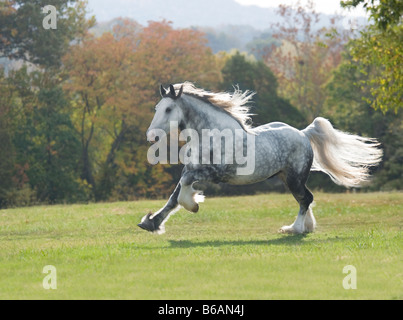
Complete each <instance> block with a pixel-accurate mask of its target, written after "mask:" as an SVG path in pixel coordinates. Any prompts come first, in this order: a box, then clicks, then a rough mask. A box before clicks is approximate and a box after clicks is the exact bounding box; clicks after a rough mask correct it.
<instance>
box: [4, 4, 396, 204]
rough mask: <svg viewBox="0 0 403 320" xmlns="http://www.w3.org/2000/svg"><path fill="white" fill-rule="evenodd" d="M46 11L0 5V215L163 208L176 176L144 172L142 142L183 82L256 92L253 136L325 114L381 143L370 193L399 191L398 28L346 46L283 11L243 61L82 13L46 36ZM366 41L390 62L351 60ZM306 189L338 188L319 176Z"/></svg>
mask: <svg viewBox="0 0 403 320" xmlns="http://www.w3.org/2000/svg"><path fill="white" fill-rule="evenodd" d="M45 2H46V3H45ZM48 2H49V1H42V0H37V1H5V2H1V3H0V57H5V58H7V59H9V60H18V61H20V66H19V67H18V68H13V69H11V70H5V69H4V68H2V69H0V141H1V144H0V208H3V207H8V206H22V205H32V204H36V203H75V202H88V201H111V200H134V199H140V198H161V197H166V196H168V195H169V194H170V192H171V191H172V188H173V187H174V181H176V180H177V176H178V175H179V174H180V170H181V168H180V166H169V165H166V166H162V165H156V166H151V165H150V164H149V163H148V162H147V156H146V154H147V150H148V147H149V145H148V143H147V142H146V138H145V131H146V129H147V127H148V125H149V123H150V121H151V119H152V117H153V113H154V106H155V104H156V103H157V102H158V101H159V99H160V97H159V91H158V88H159V85H160V84H170V83H178V82H184V81H192V82H194V83H195V84H196V85H197V86H199V87H202V88H205V89H208V90H211V91H222V90H228V91H231V90H233V85H238V86H239V88H240V89H242V90H246V89H248V90H253V91H256V92H257V94H256V96H255V100H254V104H253V109H252V113H254V114H255V115H254V116H253V121H254V123H255V124H256V125H259V124H263V123H267V122H272V121H282V122H286V123H288V124H290V125H293V126H295V127H297V128H300V129H302V128H304V127H306V126H307V125H308V124H309V123H310V122H311V121H312V120H313V118H314V117H316V116H319V115H320V116H324V117H327V118H329V119H330V120H331V121H332V122H333V123H334V124H335V126H336V127H337V128H339V129H341V130H345V131H351V132H354V133H358V134H361V135H365V136H371V137H377V138H378V139H379V140H380V142H381V143H382V147H383V148H384V150H385V158H384V161H383V163H382V165H381V167H380V168H377V169H376V172H374V173H375V179H374V181H373V183H372V185H371V187H369V188H371V189H372V190H390V189H401V188H402V185H403V183H402V182H403V166H402V163H403V141H402V139H401V136H402V133H403V121H402V115H401V114H402V113H401V112H399V111H400V110H399V109H400V107H401V92H402V91H401V90H400V91H399V86H400V87H401V86H402V83H401V81H400V80H401V79H400V78H399V77H400V76H401V75H400V74H397V75H395V74H391V73H392V72H393V71H396V72H397V73H399V72H401V70H392V69H393V65H394V64H396V63H401V62H402V60H401V59H402V55H401V47H400V46H399V45H398V43H396V42H395V40H396V39H395V37H396V34H399V32H400V35H401V30H402V27H401V21H400V20H399V19H397V20H396V18H395V19H394V20H393V19H389V20H386V25H385V24H384V21H385V19H381V20H380V21H381V22H382V23H381V22H380V24H379V25H376V24H374V25H371V26H370V27H368V28H367V29H366V30H364V31H362V32H361V35H360V36H359V37H356V38H354V39H351V38H349V37H348V36H347V35H346V34H342V33H340V32H338V31H336V30H335V29H332V28H328V29H320V30H317V29H314V28H312V27H311V26H312V25H313V24H314V23H315V21H316V20H317V19H319V16H317V15H315V13H314V10H313V9H312V8H310V7H309V6H308V7H305V8H300V9H299V10H294V9H295V8H292V7H289V6H281V7H280V9H279V14H280V15H283V16H287V17H288V19H287V21H288V24H287V25H279V26H277V29H275V28H274V27H273V28H274V29H273V36H274V38H275V39H276V41H272V42H269V43H268V44H267V46H263V47H261V48H260V49H259V50H260V51H259V53H258V54H257V55H256V56H258V57H259V59H258V60H257V59H256V58H254V57H252V56H250V55H248V54H245V53H242V52H239V51H232V52H219V53H216V54H214V53H213V51H212V49H211V48H210V47H209V46H208V45H207V39H206V36H205V34H204V33H203V32H201V31H198V30H195V29H175V28H173V26H172V24H171V23H169V22H167V21H159V22H149V23H148V25H147V26H142V25H139V24H138V23H136V22H135V21H132V20H127V19H120V20H118V22H117V23H116V24H115V25H114V27H113V30H111V31H108V32H105V33H103V34H102V35H99V36H95V35H93V34H92V33H91V32H89V30H90V29H91V27H93V26H94V24H95V18H90V19H88V18H87V17H86V6H85V2H83V1H72V0H70V1H68V0H58V1H53V4H54V5H55V6H56V7H57V10H58V11H57V12H58V28H57V29H56V30H45V29H43V28H41V27H40V26H41V25H42V20H43V17H44V15H43V14H42V12H41V10H40V9H41V7H43V6H44V5H47V4H48ZM51 2H52V1H51ZM397 4H398V5H399V6H400V3H399V2H397ZM346 5H354V3H349V4H346ZM371 8H372V7H371ZM376 12H378V11H376ZM382 12H383V11H382ZM394 12H395V11H394ZM383 14H384V15H388V12H387V11H386V12H383ZM373 18H374V19H376V17H373ZM373 34H376V36H375V37H376V39H377V40H376V41H380V43H381V44H382V46H381V48H382V52H383V51H385V52H386V53H388V52H389V53H390V52H391V53H390V54H393V55H394V56H393V57H390V56H389V55H387V57H386V58H385V57H383V56H382V52H379V50H380V49H379V48H380V47H378V46H375V45H374V44H371V46H372V47H371V46H367V47H366V48H368V50H369V51H368V52H363V50H362V49H360V47H361V46H362V42H363V41H375V40H371V39H373V37H371V35H373ZM368 39H369V40H368ZM399 50H400V51H399ZM373 51H375V53H373ZM386 53H385V54H386ZM371 54H373V55H374V56H371ZM363 57H364V58H363ZM374 59H385V60H387V61H386V62H382V61H378V62H377V63H375V62H374ZM389 64H390V65H389ZM397 69H399V68H397ZM400 69H401V68H400ZM383 75H385V76H383ZM399 79H400V80H399ZM383 81H386V82H387V84H385V82H383ZM399 95H400V96H399ZM309 183H310V186H311V187H312V188H320V189H323V190H340V189H337V187H334V186H333V184H332V183H331V182H330V180H328V179H327V178H325V177H323V176H321V175H313V176H312V178H311V179H310V181H309ZM264 187H265V188H266V187H267V185H264ZM261 189H262V185H260V186H259V185H257V186H255V187H253V188H251V187H248V188H242V187H240V189H238V190H237V192H238V193H243V192H248V193H250V192H257V191H259V190H261ZM266 189H267V188H266ZM229 192H230V193H231V194H233V193H234V190H232V189H229V188H228V187H227V186H218V187H215V188H214V189H212V193H213V194H226V193H229Z"/></svg>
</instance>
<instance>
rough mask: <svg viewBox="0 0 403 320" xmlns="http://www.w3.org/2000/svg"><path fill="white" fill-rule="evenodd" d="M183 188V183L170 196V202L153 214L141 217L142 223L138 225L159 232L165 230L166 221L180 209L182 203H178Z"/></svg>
mask: <svg viewBox="0 0 403 320" xmlns="http://www.w3.org/2000/svg"><path fill="white" fill-rule="evenodd" d="M180 190H181V185H180V183H178V185H177V186H176V188H175V191H174V192H173V193H172V195H171V196H170V197H169V200H168V202H167V203H166V204H165V206H164V207H163V208H162V209H160V210H159V211H157V212H156V213H154V214H152V213H149V214H147V215H145V216H144V217H143V219H141V223H139V224H138V226H139V227H140V228H142V229H144V230H147V231H150V232H155V233H158V234H161V233H164V232H165V226H164V224H165V222H166V221H167V220H168V218H169V216H170V215H171V214H173V213H175V212H176V211H178V210H179V209H180V205H179V204H178V196H179V193H180Z"/></svg>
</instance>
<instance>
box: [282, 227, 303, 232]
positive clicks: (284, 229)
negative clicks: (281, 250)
mask: <svg viewBox="0 0 403 320" xmlns="http://www.w3.org/2000/svg"><path fill="white" fill-rule="evenodd" d="M278 232H279V233H286V234H301V233H302V232H298V230H295V229H294V227H293V226H283V227H281V228H280V229H279V230H278Z"/></svg>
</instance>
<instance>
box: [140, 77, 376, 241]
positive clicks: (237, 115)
mask: <svg viewBox="0 0 403 320" xmlns="http://www.w3.org/2000/svg"><path fill="white" fill-rule="evenodd" d="M160 90H161V96H162V99H161V101H160V102H159V103H158V104H157V106H156V108H155V110H156V112H155V116H154V119H153V120H152V122H151V125H150V127H149V129H148V130H147V140H148V141H150V142H155V141H156V140H157V136H158V137H159V138H161V137H160V135H161V134H160V133H161V130H162V132H164V133H165V132H166V134H168V133H171V135H172V134H175V132H170V130H171V126H170V123H177V124H178V126H177V127H178V128H179V130H181V131H185V130H192V131H193V132H195V133H197V134H198V135H199V137H202V136H203V134H204V133H205V132H206V130H207V129H209V130H211V131H210V132H212V131H213V130H215V132H218V133H220V132H221V133H222V132H224V131H225V132H227V133H228V132H229V133H232V134H233V135H234V137H235V136H236V137H238V139H237V142H235V143H234V139H232V140H231V139H230V140H229V141H230V142H228V143H227V140H226V141H225V142H226V143H225V144H226V148H224V146H223V145H221V146H220V145H219V144H218V147H217V145H215V146H214V144H213V146H210V149H209V153H211V157H207V158H209V159H206V152H205V151H206V150H205V149H204V152H202V150H201V144H200V146H199V147H198V148H200V150H196V148H197V147H195V145H193V148H190V149H191V150H190V151H189V150H188V151H187V152H188V153H189V152H191V153H193V154H196V158H197V159H196V160H199V161H192V162H190V163H187V164H186V165H185V167H184V169H183V172H182V176H181V179H180V181H179V183H178V185H177V186H176V188H175V190H174V192H173V193H172V195H171V196H170V198H169V200H168V202H167V203H166V205H165V206H164V207H163V208H162V209H160V210H159V211H157V212H156V213H154V214H152V213H149V214H147V215H146V216H144V217H143V219H142V221H141V223H140V224H139V227H141V228H143V229H145V230H147V231H150V232H156V233H163V232H164V231H165V227H164V224H165V222H166V221H167V220H168V218H169V216H170V215H171V214H173V213H174V212H176V211H177V210H179V209H180V208H181V207H183V208H185V209H186V210H188V211H191V212H197V211H198V209H199V205H198V203H199V202H201V201H202V200H203V197H202V196H201V194H200V192H199V191H197V190H195V189H194V188H193V185H194V183H195V182H206V181H209V182H213V183H219V182H224V183H228V184H233V185H244V184H252V183H256V182H259V181H263V180H265V179H268V178H270V177H273V176H278V177H279V178H280V179H281V180H282V181H283V182H284V184H285V185H286V186H287V187H288V189H289V190H290V191H291V193H292V194H293V196H294V197H295V199H296V200H297V202H298V203H299V207H300V208H299V212H298V216H297V219H296V220H295V222H294V223H293V224H292V225H289V226H283V227H282V228H281V229H280V232H284V233H298V234H300V233H305V232H313V231H314V229H315V226H316V221H315V218H314V216H313V213H312V208H311V203H312V202H313V195H312V193H311V192H310V191H309V190H308V188H307V187H306V185H305V183H306V181H307V179H308V176H309V173H310V171H311V170H316V171H323V172H325V173H326V174H328V175H329V176H330V177H331V179H332V180H333V181H334V182H335V183H337V184H340V185H344V186H346V187H359V186H360V185H362V184H363V183H364V182H367V181H368V180H369V167H371V166H376V165H378V164H379V162H380V161H381V158H382V150H381V149H379V148H378V145H379V144H378V143H377V141H376V140H375V139H371V138H363V137H360V136H357V135H352V134H349V133H345V132H341V131H339V130H336V129H334V128H333V127H332V125H331V124H330V122H329V121H328V120H326V119H324V118H320V117H319V118H316V119H315V120H314V121H313V123H312V124H310V125H309V126H308V127H307V128H306V129H304V130H298V129H295V128H293V127H291V126H289V125H287V124H285V123H281V122H274V123H269V124H266V125H263V126H260V127H256V128H253V127H251V126H250V124H249V123H250V114H248V111H249V108H248V107H247V104H248V103H249V102H250V100H251V98H252V96H253V93H251V92H249V91H246V92H241V91H239V90H235V92H234V93H232V94H230V93H223V92H222V93H212V92H208V91H205V90H202V89H198V88H196V87H195V86H194V85H193V84H192V83H189V82H185V83H182V84H176V85H170V89H169V90H166V89H164V88H163V87H162V86H161V88H160ZM176 131H177V130H176ZM239 132H241V135H239ZM176 134H177V133H176ZM239 138H240V139H239ZM249 138H250V139H249ZM192 139H193V138H192ZM209 139H210V138H209ZM213 139H214V137H213ZM219 140H221V136H219ZM250 141H252V142H253V143H250ZM209 142H210V140H209ZM229 145H231V148H233V149H234V150H228V146H229ZM217 148H218V149H217ZM248 149H249V150H248ZM237 150H238V151H239V150H241V153H243V154H245V152H246V153H248V152H249V153H250V154H252V155H253V158H251V159H248V161H249V160H250V161H249V162H250V163H249V165H251V164H253V167H252V170H249V172H247V174H245V172H243V173H242V174H240V172H241V171H240V170H241V169H244V170H245V168H246V167H247V165H248V164H247V163H245V161H244V162H243V163H241V164H240V163H239V161H238V162H237V161H235V160H236V159H231V157H233V158H234V157H235V154H236V151H237ZM196 151H200V152H196ZM228 151H233V152H232V153H230V154H229V156H228ZM217 152H218V153H219V155H220V153H221V158H219V159H220V160H219V162H217V161H215V162H214V161H213V162H212V161H211V160H212V157H213V155H212V154H213V153H215V155H214V156H217ZM224 153H226V154H224ZM209 155H210V154H209ZM230 160H233V161H230Z"/></svg>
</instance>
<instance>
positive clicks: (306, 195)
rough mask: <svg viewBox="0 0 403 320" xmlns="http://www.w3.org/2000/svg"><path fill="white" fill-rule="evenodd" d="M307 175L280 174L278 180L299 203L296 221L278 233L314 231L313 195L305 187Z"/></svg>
mask: <svg viewBox="0 0 403 320" xmlns="http://www.w3.org/2000/svg"><path fill="white" fill-rule="evenodd" d="M308 174H309V172H308V173H306V174H304V175H296V174H293V173H292V172H287V174H280V178H281V179H282V180H283V181H284V183H285V185H286V186H287V187H288V189H289V190H290V191H291V193H292V194H293V196H294V198H295V199H296V200H297V201H298V203H299V212H298V216H297V219H296V220H295V222H294V223H293V224H292V225H290V226H283V227H282V228H281V229H280V232H283V233H297V234H301V233H306V232H313V231H314V230H315V226H316V221H315V217H314V216H313V213H312V208H311V203H312V202H313V195H312V193H311V192H310V191H309V190H308V188H307V187H306V186H305V182H306V180H307V178H308Z"/></svg>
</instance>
